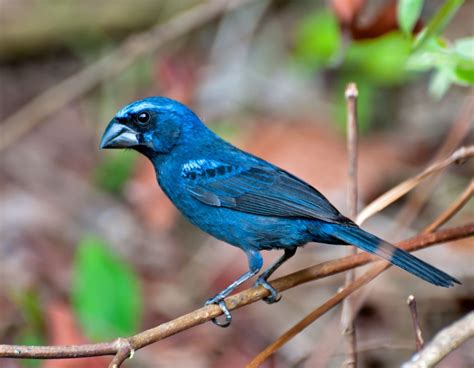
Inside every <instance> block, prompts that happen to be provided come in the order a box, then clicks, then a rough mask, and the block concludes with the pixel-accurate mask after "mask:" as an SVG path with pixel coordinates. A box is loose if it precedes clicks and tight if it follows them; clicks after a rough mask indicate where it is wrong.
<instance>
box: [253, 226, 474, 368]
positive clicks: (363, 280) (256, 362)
mask: <svg viewBox="0 0 474 368" xmlns="http://www.w3.org/2000/svg"><path fill="white" fill-rule="evenodd" d="M473 225H474V224H473ZM430 234H433V233H430ZM423 235H428V234H421V235H419V236H423ZM397 246H398V247H399V248H402V249H405V250H408V249H407V248H406V245H405V244H404V242H400V243H398V244H397ZM361 255H364V256H365V255H367V254H366V253H359V254H357V255H353V256H350V257H358V256H361ZM391 266H392V265H391V264H390V263H388V262H386V261H380V263H377V264H375V265H374V266H373V267H371V268H370V269H369V270H368V271H367V272H365V273H363V274H362V275H361V276H359V277H358V278H357V279H356V280H355V281H354V282H352V283H351V284H349V285H347V286H345V287H344V288H342V289H340V290H339V291H338V292H337V293H336V294H334V295H333V296H332V297H331V298H329V299H328V300H327V301H326V302H325V303H324V304H322V305H320V306H319V307H318V308H316V309H314V310H313V311H312V312H311V313H309V314H308V315H307V316H306V317H305V318H303V319H302V320H301V321H299V322H298V323H297V324H296V325H294V326H293V327H291V328H290V329H289V330H288V331H286V332H285V333H284V334H283V335H281V336H280V337H278V338H277V339H276V340H275V341H274V342H273V343H272V344H270V345H269V346H268V347H266V348H265V349H264V350H263V351H262V352H260V353H259V354H258V355H257V356H256V357H255V358H254V359H252V361H251V362H250V363H249V364H248V365H247V366H246V368H256V367H259V366H260V365H261V364H262V363H263V362H264V361H265V360H266V359H268V358H269V357H270V356H271V355H272V354H274V353H275V352H276V351H277V350H278V349H279V348H280V347H282V346H283V345H284V344H285V343H287V342H288V341H289V340H291V339H292V338H293V337H294V336H296V335H297V334H298V333H299V332H301V331H302V330H303V329H304V328H306V327H308V326H309V325H310V324H311V323H313V322H314V321H315V320H317V319H318V318H319V317H321V316H322V315H323V314H324V313H326V312H327V311H329V310H330V309H332V308H333V307H335V306H336V305H338V304H339V303H340V302H341V301H343V300H344V299H345V298H346V297H347V296H349V295H351V294H352V293H353V292H354V291H356V290H358V289H359V288H360V287H362V286H364V285H365V284H367V283H368V282H369V281H371V280H373V279H374V278H375V277H377V276H378V275H380V274H381V273H382V272H383V271H385V270H386V269H388V268H389V267H391Z"/></svg>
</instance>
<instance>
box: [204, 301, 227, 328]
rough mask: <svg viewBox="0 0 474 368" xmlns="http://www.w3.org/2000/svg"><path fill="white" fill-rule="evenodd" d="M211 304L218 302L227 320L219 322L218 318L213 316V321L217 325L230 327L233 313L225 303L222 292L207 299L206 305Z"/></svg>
mask: <svg viewBox="0 0 474 368" xmlns="http://www.w3.org/2000/svg"><path fill="white" fill-rule="evenodd" d="M209 304H217V305H218V306H219V308H220V309H221V311H222V313H223V314H224V316H225V320H224V321H223V322H219V320H218V319H217V318H213V319H212V323H214V324H215V325H217V326H219V327H229V326H230V324H231V322H232V314H230V311H229V309H228V308H227V306H226V305H225V302H224V297H223V296H221V295H220V294H217V295H216V296H214V297H212V298H210V299H208V300H207V301H206V303H205V305H209Z"/></svg>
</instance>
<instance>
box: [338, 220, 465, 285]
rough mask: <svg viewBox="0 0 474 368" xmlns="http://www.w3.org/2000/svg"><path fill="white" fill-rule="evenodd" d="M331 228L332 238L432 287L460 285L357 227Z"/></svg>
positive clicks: (441, 272)
mask: <svg viewBox="0 0 474 368" xmlns="http://www.w3.org/2000/svg"><path fill="white" fill-rule="evenodd" d="M331 227H333V228H332V234H331V235H332V236H334V237H336V238H338V239H340V240H342V241H343V242H345V243H348V244H352V245H355V246H356V247H357V248H360V249H362V250H364V251H366V252H369V253H373V254H376V255H377V256H379V257H382V258H383V259H385V260H387V261H389V262H390V263H391V264H393V265H395V266H398V267H400V268H403V269H404V270H406V271H408V272H410V273H412V274H413V275H415V276H418V277H420V278H422V279H423V280H425V281H428V282H430V283H432V284H434V285H438V286H443V287H451V286H453V285H454V283H458V284H460V282H459V281H458V280H456V279H455V278H454V277H452V276H450V275H448V274H447V273H445V272H443V271H441V270H439V269H437V268H435V267H433V266H431V265H429V264H428V263H426V262H424V261H422V260H421V259H419V258H417V257H415V256H413V255H411V254H410V253H408V252H406V251H404V250H403V249H400V248H397V247H395V246H393V245H392V244H390V243H387V242H386V241H384V240H382V239H380V238H378V237H376V236H375V235H373V234H371V233H368V232H367V231H364V230H362V229H361V228H360V227H358V226H355V225H342V224H341V225H339V224H338V225H335V224H331ZM334 227H336V228H334Z"/></svg>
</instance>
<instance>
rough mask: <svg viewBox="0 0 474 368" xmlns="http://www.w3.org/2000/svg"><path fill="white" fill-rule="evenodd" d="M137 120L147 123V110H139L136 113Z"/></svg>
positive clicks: (148, 117) (148, 116)
mask: <svg viewBox="0 0 474 368" xmlns="http://www.w3.org/2000/svg"><path fill="white" fill-rule="evenodd" d="M137 121H138V122H139V123H140V124H147V123H148V122H149V121H150V114H149V113H147V112H141V113H140V114H138V115H137Z"/></svg>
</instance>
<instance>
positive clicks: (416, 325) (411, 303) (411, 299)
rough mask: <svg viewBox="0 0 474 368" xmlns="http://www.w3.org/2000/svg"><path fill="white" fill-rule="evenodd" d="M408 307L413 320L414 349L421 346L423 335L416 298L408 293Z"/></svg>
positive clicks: (418, 348) (417, 349)
mask: <svg viewBox="0 0 474 368" xmlns="http://www.w3.org/2000/svg"><path fill="white" fill-rule="evenodd" d="M407 304H408V307H409V308H410V314H411V320H412V322H413V329H414V330H415V341H416V351H420V350H421V349H422V348H423V336H422V334H421V328H420V321H419V320H418V310H417V309H416V299H415V297H414V296H413V295H410V296H409V297H408V299H407Z"/></svg>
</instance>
